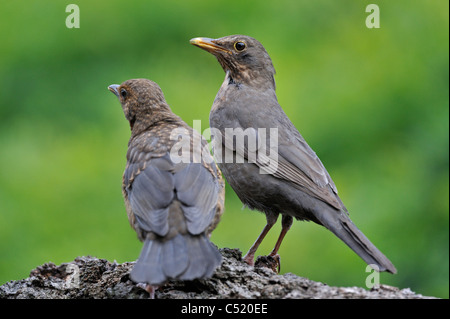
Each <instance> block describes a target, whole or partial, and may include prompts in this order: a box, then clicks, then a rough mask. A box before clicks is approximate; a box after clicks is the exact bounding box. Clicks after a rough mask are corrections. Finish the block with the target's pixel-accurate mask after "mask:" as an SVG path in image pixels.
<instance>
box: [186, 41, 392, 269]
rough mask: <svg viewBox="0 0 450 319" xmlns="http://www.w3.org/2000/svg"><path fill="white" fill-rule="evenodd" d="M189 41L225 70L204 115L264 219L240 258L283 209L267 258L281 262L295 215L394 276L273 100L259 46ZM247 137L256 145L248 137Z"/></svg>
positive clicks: (267, 62) (230, 169) (235, 184)
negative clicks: (328, 233)
mask: <svg viewBox="0 0 450 319" xmlns="http://www.w3.org/2000/svg"><path fill="white" fill-rule="evenodd" d="M191 43H192V44H194V45H196V46H198V47H200V48H202V49H204V50H206V51H208V52H209V53H212V54H213V55H214V56H215V57H216V58H217V60H218V61H219V63H220V65H221V66H222V68H223V69H224V71H225V73H226V75H225V80H224V82H223V83H222V86H221V87H220V89H219V92H218V93H217V96H216V98H215V100H214V103H213V106H212V109H211V113H210V117H209V120H210V126H211V130H214V134H215V135H216V136H215V140H216V143H217V144H216V145H215V146H214V153H215V156H216V160H217V161H218V164H219V167H220V169H221V170H222V173H223V175H224V176H225V178H226V180H227V181H228V183H229V184H230V186H231V187H232V188H233V190H234V191H235V192H236V194H237V195H238V197H239V198H240V199H241V201H242V202H243V203H244V204H245V205H246V206H248V207H249V208H250V209H256V210H259V211H261V212H264V213H265V214H266V218H267V224H266V226H265V227H264V229H263V231H262V232H261V234H260V236H259V237H258V239H257V240H256V242H255V243H254V244H253V246H252V247H251V248H250V250H249V251H248V253H247V254H246V256H245V257H244V260H245V261H246V262H247V263H248V264H251V265H252V264H253V263H254V254H255V252H256V250H257V248H258V246H259V245H260V243H261V242H262V240H263V239H264V237H265V236H266V234H267V232H268V231H269V230H270V228H271V227H272V226H273V225H274V224H275V222H276V221H277V218H278V215H279V214H281V215H282V230H281V234H280V236H279V238H278V240H277V242H276V244H275V247H274V249H273V251H272V252H271V253H270V256H273V257H278V259H279V256H278V249H279V248H280V245H281V242H282V240H283V238H284V236H285V235H286V233H287V231H288V230H289V228H290V227H291V225H292V221H293V218H295V219H297V220H310V221H314V222H315V223H317V224H319V225H322V226H324V227H326V228H328V229H329V230H330V231H332V232H333V233H334V234H335V235H336V236H337V237H339V238H340V239H341V240H342V241H344V242H345V243H346V244H347V245H348V246H349V247H350V248H351V249H353V250H354V251H355V252H356V253H357V254H358V255H359V256H360V257H361V258H362V259H363V260H364V261H365V262H366V263H368V264H370V265H371V266H372V267H373V268H375V269H376V270H379V271H388V272H391V273H395V272H396V269H395V267H394V265H393V264H392V263H391V262H390V261H389V260H388V259H387V258H386V257H385V256H384V255H383V254H382V253H381V252H380V251H379V250H378V249H377V248H376V247H375V246H374V245H373V244H372V243H371V242H370V241H369V240H368V239H367V237H366V236H365V235H364V234H363V233H362V232H361V231H360V230H359V229H358V228H357V227H356V226H355V225H354V224H353V222H352V221H351V220H350V218H349V217H348V212H347V209H346V208H345V206H344V204H343V203H342V201H341V199H340V198H339V196H338V193H337V189H336V186H335V185H334V183H333V181H332V180H331V177H330V175H329V174H328V172H327V170H326V169H325V167H324V166H323V164H322V162H321V161H320V160H319V158H318V157H317V155H316V153H314V151H313V150H312V149H311V148H310V147H309V146H308V144H307V143H306V141H305V140H304V139H303V137H302V136H301V135H300V133H299V132H298V130H297V129H296V128H295V126H294V125H293V124H292V122H291V121H290V120H289V118H288V117H287V115H286V114H285V113H284V111H283V109H282V108H281V106H280V105H279V104H278V100H277V96H276V94H275V80H274V75H275V69H274V67H273V64H272V60H271V59H270V57H269V54H268V53H267V51H266V50H265V48H264V47H263V46H262V44H261V43H260V42H258V41H257V40H255V39H254V38H251V37H248V36H244V35H233V36H226V37H223V38H219V39H209V38H194V39H192V40H191ZM271 128H272V129H273V134H272V132H271V133H270V134H269V132H270V129H271ZM227 130H228V134H227ZM230 130H231V131H230ZM230 132H232V133H233V134H232V135H231V136H230V134H231V133H230ZM238 132H241V135H242V132H243V134H244V135H245V136H244V137H246V138H247V144H246V143H245V139H243V138H242V136H241V138H240V139H238V137H239V134H238ZM273 135H275V136H273ZM252 137H253V139H254V140H255V141H254V144H255V143H256V144H257V145H256V146H255V145H250V144H249V142H248V140H249V139H251V138H252ZM270 139H272V142H275V143H272V142H271V140H270ZM239 141H241V142H239ZM271 143H272V144H275V145H272V144H271ZM268 151H270V152H268ZM272 151H273V152H272ZM217 153H219V156H217ZM268 153H269V155H268ZM227 156H228V161H227ZM230 156H231V157H230ZM217 157H219V158H217ZM230 158H231V159H234V160H231V161H230V160H229V159H230ZM238 159H240V161H238Z"/></svg>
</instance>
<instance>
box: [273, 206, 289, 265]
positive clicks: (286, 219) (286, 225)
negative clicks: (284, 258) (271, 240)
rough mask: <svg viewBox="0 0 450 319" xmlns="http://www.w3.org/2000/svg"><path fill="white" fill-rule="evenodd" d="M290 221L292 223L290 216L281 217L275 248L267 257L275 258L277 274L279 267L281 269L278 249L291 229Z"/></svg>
mask: <svg viewBox="0 0 450 319" xmlns="http://www.w3.org/2000/svg"><path fill="white" fill-rule="evenodd" d="M292 221H293V218H292V216H289V215H283V217H282V219H281V233H280V236H278V240H277V242H276V244H275V247H274V248H273V250H272V252H271V253H270V254H269V256H271V257H273V258H275V259H276V260H277V261H278V272H280V267H281V265H280V255H278V249H280V246H281V242H282V241H283V239H284V236H285V235H286V233H287V232H288V230H289V229H290V228H291V226H292Z"/></svg>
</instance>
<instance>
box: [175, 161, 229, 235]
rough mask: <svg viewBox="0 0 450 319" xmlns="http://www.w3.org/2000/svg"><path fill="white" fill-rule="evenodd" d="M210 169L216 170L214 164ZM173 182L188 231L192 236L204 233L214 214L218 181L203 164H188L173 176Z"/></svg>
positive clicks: (218, 188) (217, 198)
mask: <svg viewBox="0 0 450 319" xmlns="http://www.w3.org/2000/svg"><path fill="white" fill-rule="evenodd" d="M211 168H213V169H216V167H215V164H214V163H212V164H211ZM216 173H217V172H216ZM216 176H217V175H216ZM174 181H175V189H176V192H177V198H178V200H179V201H180V202H181V208H182V210H183V212H184V216H185V218H186V222H187V228H188V231H189V232H190V233H191V234H193V235H197V234H200V233H202V232H204V231H205V230H206V228H208V227H209V225H210V224H211V223H212V221H213V219H214V215H215V213H216V205H217V203H218V201H219V191H220V190H221V189H220V186H219V182H218V180H217V179H216V178H215V176H214V175H213V174H212V173H211V171H210V170H209V169H208V168H206V167H205V166H204V164H203V163H189V164H187V165H186V166H185V167H184V168H183V169H182V170H180V171H178V172H177V173H176V174H175V175H174Z"/></svg>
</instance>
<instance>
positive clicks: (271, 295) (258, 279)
mask: <svg viewBox="0 0 450 319" xmlns="http://www.w3.org/2000/svg"><path fill="white" fill-rule="evenodd" d="M220 251H221V253H222V256H223V262H222V265H221V267H220V268H218V269H217V270H216V272H215V274H214V276H213V277H212V278H210V279H206V280H193V281H187V282H182V281H173V282H169V283H167V284H165V285H163V286H161V287H159V289H158V290H156V293H155V298H156V299H167V298H171V299H200V298H201V299H229V298H239V299H260V298H265V299H318V298H326V299H374V298H376V299H386V298H389V299H428V298H433V297H426V296H422V295H420V294H416V293H414V292H412V291H411V290H410V289H409V288H406V289H399V288H396V287H391V286H386V285H380V286H376V287H375V288H373V289H371V290H367V289H364V288H360V287H331V286H328V285H326V284H323V283H320V282H315V281H312V280H309V279H307V278H302V277H298V276H296V275H294V274H291V273H287V274H284V275H278V274H276V273H275V272H273V271H272V270H270V269H268V268H265V267H256V268H254V267H250V266H248V265H247V264H245V263H243V262H242V261H241V252H240V251H239V250H237V249H229V248H224V249H220ZM133 264H134V263H133V262H126V263H123V264H117V263H116V262H112V263H111V262H109V261H107V260H105V259H98V258H95V257H77V258H76V259H75V260H74V261H72V262H70V263H64V264H61V265H59V266H57V265H55V264H53V263H46V264H44V265H42V266H39V267H37V268H36V269H34V270H32V271H31V273H30V276H29V277H28V278H26V279H22V280H18V281H10V282H7V283H5V284H4V285H2V286H0V299H24V298H33V299H85V298H94V299H130V298H132V299H144V298H148V297H149V294H148V293H147V291H146V290H144V289H143V288H142V287H141V286H140V285H137V284H135V283H133V282H132V281H131V280H130V278H129V273H130V270H131V268H132V267H133ZM259 264H261V263H259Z"/></svg>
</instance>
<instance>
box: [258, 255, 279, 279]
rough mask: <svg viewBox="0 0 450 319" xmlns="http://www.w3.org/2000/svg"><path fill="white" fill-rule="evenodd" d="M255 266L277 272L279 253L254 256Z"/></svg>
mask: <svg viewBox="0 0 450 319" xmlns="http://www.w3.org/2000/svg"><path fill="white" fill-rule="evenodd" d="M255 268H269V269H270V270H272V271H273V272H276V273H277V274H279V273H280V269H281V260H280V255H278V254H276V255H268V256H258V258H256V262H255Z"/></svg>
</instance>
